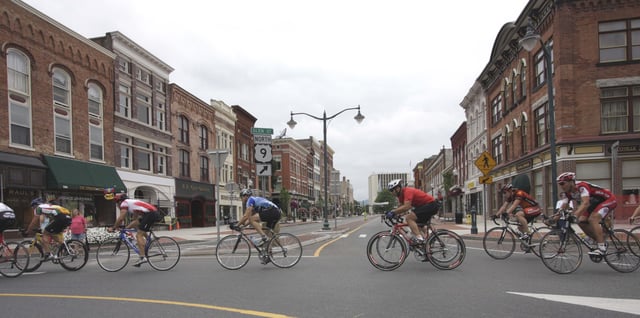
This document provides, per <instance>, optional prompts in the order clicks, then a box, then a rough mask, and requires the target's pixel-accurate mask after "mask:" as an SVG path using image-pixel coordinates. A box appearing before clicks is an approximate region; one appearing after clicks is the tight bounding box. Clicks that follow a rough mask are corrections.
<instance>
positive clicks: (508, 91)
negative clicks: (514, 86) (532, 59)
mask: <svg viewBox="0 0 640 318" xmlns="http://www.w3.org/2000/svg"><path fill="white" fill-rule="evenodd" d="M510 85H511V83H509V78H506V77H505V79H504V85H503V86H502V93H503V94H504V105H505V107H504V113H505V114H506V113H508V112H509V109H511V107H510V105H511V104H510V102H511V98H512V97H511V86H510Z"/></svg>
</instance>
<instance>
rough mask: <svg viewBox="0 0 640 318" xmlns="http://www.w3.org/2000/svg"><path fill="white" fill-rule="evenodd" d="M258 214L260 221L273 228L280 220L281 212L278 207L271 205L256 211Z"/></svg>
mask: <svg viewBox="0 0 640 318" xmlns="http://www.w3.org/2000/svg"><path fill="white" fill-rule="evenodd" d="M258 215H260V222H265V223H267V227H268V228H269V229H271V230H273V228H274V227H275V226H276V224H277V223H278V221H280V217H281V216H282V213H281V212H280V209H279V208H276V207H273V208H271V209H266V210H261V211H260V212H258Z"/></svg>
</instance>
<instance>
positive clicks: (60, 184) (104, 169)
mask: <svg viewBox="0 0 640 318" xmlns="http://www.w3.org/2000/svg"><path fill="white" fill-rule="evenodd" d="M43 157H44V161H45V163H46V164H47V166H48V168H49V169H48V171H47V185H48V187H49V188H50V189H64V190H67V189H68V190H87V191H103V190H104V189H105V188H115V191H116V192H126V190H127V189H126V187H125V186H124V183H123V182H122V179H120V176H118V172H116V169H115V168H114V167H109V166H104V165H99V164H95V163H90V162H84V161H78V160H71V159H64V158H59V157H51V156H46V155H45V156H43Z"/></svg>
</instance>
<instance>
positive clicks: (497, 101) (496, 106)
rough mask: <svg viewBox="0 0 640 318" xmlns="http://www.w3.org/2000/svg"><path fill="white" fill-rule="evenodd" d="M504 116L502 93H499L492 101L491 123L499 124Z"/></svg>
mask: <svg viewBox="0 0 640 318" xmlns="http://www.w3.org/2000/svg"><path fill="white" fill-rule="evenodd" d="M501 118H502V94H498V95H497V96H496V97H495V98H494V99H493V100H492V101H491V123H492V124H494V125H495V124H497V123H498V122H499V121H500V119H501Z"/></svg>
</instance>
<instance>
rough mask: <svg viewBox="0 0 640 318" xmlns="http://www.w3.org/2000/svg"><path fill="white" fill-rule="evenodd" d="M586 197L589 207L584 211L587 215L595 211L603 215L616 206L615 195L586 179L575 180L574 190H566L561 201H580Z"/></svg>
mask: <svg viewBox="0 0 640 318" xmlns="http://www.w3.org/2000/svg"><path fill="white" fill-rule="evenodd" d="M586 198H588V200H589V207H588V208H587V211H585V212H584V213H585V214H587V215H588V214H589V213H591V212H593V211H597V213H599V214H600V215H601V216H602V217H605V216H606V215H607V214H608V213H609V211H611V210H613V209H615V208H616V206H617V203H616V196H615V195H614V194H613V193H612V192H611V191H609V190H608V189H605V188H602V187H600V186H598V185H595V184H593V183H589V182H586V181H576V187H575V191H573V192H566V193H565V198H564V199H563V200H562V202H563V203H569V201H576V202H580V203H581V202H582V200H586Z"/></svg>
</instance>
